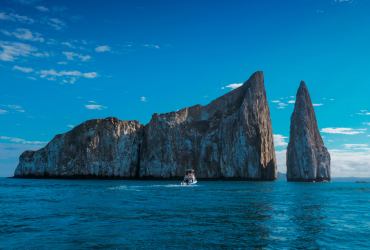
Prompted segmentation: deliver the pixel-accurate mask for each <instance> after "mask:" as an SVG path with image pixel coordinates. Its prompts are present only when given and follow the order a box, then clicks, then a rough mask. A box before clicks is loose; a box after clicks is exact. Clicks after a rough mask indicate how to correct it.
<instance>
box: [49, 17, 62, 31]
mask: <svg viewBox="0 0 370 250" xmlns="http://www.w3.org/2000/svg"><path fill="white" fill-rule="evenodd" d="M47 24H48V25H50V26H51V27H53V28H55V29H56V30H61V29H63V28H64V27H66V26H67V25H66V24H65V23H64V22H63V21H61V20H59V19H57V18H50V19H49V20H48V22H47Z"/></svg>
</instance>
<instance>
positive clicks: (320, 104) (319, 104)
mask: <svg viewBox="0 0 370 250" xmlns="http://www.w3.org/2000/svg"><path fill="white" fill-rule="evenodd" d="M322 105H324V104H322V103H318V104H315V103H314V104H312V106H322Z"/></svg>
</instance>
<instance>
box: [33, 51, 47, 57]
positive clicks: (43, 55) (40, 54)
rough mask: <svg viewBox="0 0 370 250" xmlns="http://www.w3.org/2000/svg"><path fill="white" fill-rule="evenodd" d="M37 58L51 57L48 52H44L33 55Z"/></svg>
mask: <svg viewBox="0 0 370 250" xmlns="http://www.w3.org/2000/svg"><path fill="white" fill-rule="evenodd" d="M32 55H34V56H36V57H49V56H50V54H49V53H48V52H44V53H35V54H32Z"/></svg>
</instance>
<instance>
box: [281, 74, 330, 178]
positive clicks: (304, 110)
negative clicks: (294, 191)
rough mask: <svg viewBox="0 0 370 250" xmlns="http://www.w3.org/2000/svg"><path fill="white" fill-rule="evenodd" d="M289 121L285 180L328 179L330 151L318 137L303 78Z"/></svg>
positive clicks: (313, 113)
mask: <svg viewBox="0 0 370 250" xmlns="http://www.w3.org/2000/svg"><path fill="white" fill-rule="evenodd" d="M290 122H291V124H290V138H289V144H288V148H287V180H288V181H303V182H313V181H316V182H317V181H330V180H331V176H330V154H329V152H328V150H327V148H326V147H325V146H324V142H323V140H322V138H321V135H320V132H319V129H318V126H317V121H316V115H315V110H314V108H313V106H312V101H311V97H310V94H309V93H308V89H307V86H306V84H305V83H304V82H303V81H302V82H301V84H300V87H299V89H298V92H297V98H296V102H295V106H294V111H293V114H292V116H291V118H290Z"/></svg>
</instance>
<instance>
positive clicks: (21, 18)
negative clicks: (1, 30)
mask: <svg viewBox="0 0 370 250" xmlns="http://www.w3.org/2000/svg"><path fill="white" fill-rule="evenodd" d="M0 20H8V21H13V22H21V23H27V24H31V23H34V22H35V20H33V19H32V18H29V17H26V16H20V15H18V14H13V13H9V14H6V13H5V12H0Z"/></svg>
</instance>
